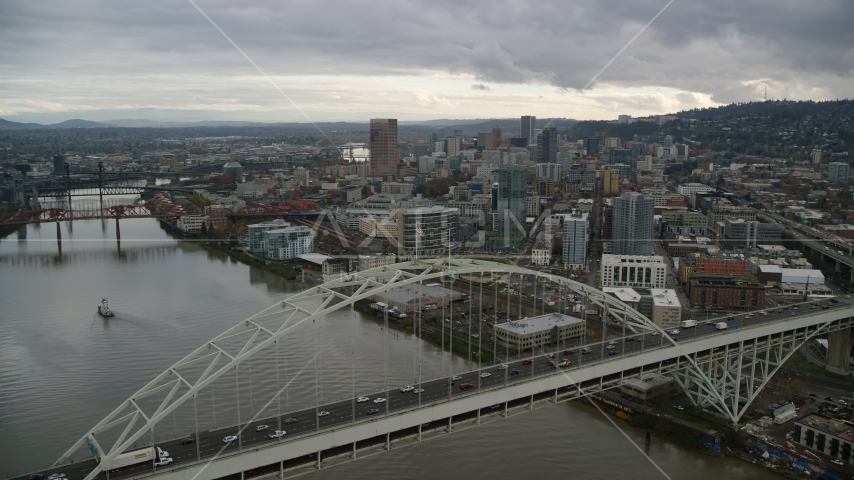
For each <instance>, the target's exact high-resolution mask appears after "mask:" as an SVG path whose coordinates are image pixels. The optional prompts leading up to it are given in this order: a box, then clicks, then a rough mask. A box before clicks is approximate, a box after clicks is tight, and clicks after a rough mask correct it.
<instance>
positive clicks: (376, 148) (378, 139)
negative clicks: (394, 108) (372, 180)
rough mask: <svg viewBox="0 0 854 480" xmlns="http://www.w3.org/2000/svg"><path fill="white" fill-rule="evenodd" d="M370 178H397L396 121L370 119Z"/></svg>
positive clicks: (392, 119)
mask: <svg viewBox="0 0 854 480" xmlns="http://www.w3.org/2000/svg"><path fill="white" fill-rule="evenodd" d="M370 148H371V176H374V177H382V178H383V179H384V180H395V179H396V177H397V119H396V118H372V119H371V144H370Z"/></svg>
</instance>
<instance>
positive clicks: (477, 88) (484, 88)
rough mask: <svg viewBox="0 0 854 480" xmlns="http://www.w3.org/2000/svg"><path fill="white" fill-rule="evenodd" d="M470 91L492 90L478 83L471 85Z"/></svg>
mask: <svg viewBox="0 0 854 480" xmlns="http://www.w3.org/2000/svg"><path fill="white" fill-rule="evenodd" d="M471 89H472V90H485V91H490V90H492V89H491V88H489V87H487V86H486V85H484V84H482V83H478V84H475V85H472V86H471Z"/></svg>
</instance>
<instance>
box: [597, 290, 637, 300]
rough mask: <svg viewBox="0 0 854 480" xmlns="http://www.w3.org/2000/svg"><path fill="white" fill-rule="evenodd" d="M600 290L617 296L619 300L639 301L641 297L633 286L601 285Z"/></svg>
mask: <svg viewBox="0 0 854 480" xmlns="http://www.w3.org/2000/svg"><path fill="white" fill-rule="evenodd" d="M602 291H603V292H605V293H610V294H611V295H613V296H615V297H617V299H619V300H620V301H621V302H631V303H637V302H640V299H641V296H640V294H639V293H638V292H636V291H635V289H634V288H626V287H602Z"/></svg>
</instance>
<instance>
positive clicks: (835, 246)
mask: <svg viewBox="0 0 854 480" xmlns="http://www.w3.org/2000/svg"><path fill="white" fill-rule="evenodd" d="M756 216H757V217H758V218H759V219H760V220H765V221H766V222H767V223H777V224H780V225H783V226H784V227H786V228H787V229H788V230H784V231H783V233H784V234H786V235H790V236H791V237H792V238H791V239H786V238H784V240H795V241H798V242H801V243H802V244H804V245H806V246H807V247H809V248H812V249H813V250H815V251H816V252H819V253H821V254H822V255H825V256H827V257H830V258H832V259H834V260H836V261H838V262H841V263H844V264H846V265H848V266H849V267H854V242H850V241H848V240H847V239H843V238H840V237H838V236H837V235H835V234H833V233H830V232H822V231H820V230H819V231H818V232H816V231H811V230H808V229H807V227H805V226H804V225H801V224H799V223H797V222H793V221H791V220H789V219H787V218H784V217H781V216H779V215H775V214H772V213H769V212H763V211H757V212H756ZM839 252H842V253H839Z"/></svg>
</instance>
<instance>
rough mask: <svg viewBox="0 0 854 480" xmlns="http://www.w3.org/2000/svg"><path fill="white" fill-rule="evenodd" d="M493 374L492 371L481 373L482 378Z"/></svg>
mask: <svg viewBox="0 0 854 480" xmlns="http://www.w3.org/2000/svg"><path fill="white" fill-rule="evenodd" d="M491 375H492V374H491V373H489V372H483V373H481V374H480V378H487V377H489V376H491Z"/></svg>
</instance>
